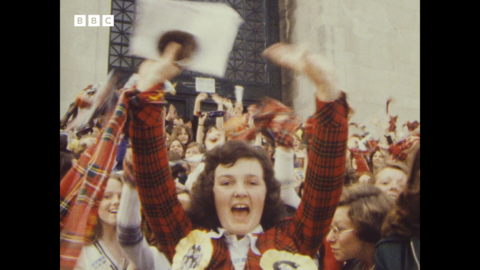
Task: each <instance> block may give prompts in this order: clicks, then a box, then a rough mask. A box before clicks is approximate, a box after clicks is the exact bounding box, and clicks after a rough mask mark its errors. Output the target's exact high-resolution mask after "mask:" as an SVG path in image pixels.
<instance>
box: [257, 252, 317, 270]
mask: <svg viewBox="0 0 480 270" xmlns="http://www.w3.org/2000/svg"><path fill="white" fill-rule="evenodd" d="M260 267H261V268H262V269H263V270H286V269H288V270H316V269H318V267H317V265H316V264H315V262H314V261H313V259H312V258H310V257H309V256H304V255H300V254H293V253H290V252H287V251H283V250H282V251H279V250H276V249H270V250H268V251H267V252H265V253H264V254H263V255H262V258H261V259H260Z"/></svg>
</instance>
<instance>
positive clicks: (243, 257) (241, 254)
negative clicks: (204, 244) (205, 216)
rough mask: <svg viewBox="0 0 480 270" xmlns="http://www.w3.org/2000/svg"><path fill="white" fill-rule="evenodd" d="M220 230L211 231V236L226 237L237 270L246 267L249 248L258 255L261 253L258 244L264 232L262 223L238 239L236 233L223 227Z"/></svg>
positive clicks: (214, 237)
mask: <svg viewBox="0 0 480 270" xmlns="http://www.w3.org/2000/svg"><path fill="white" fill-rule="evenodd" d="M218 231H219V233H217V232H214V231H210V232H209V236H210V238H212V239H218V238H220V237H222V236H223V237H224V238H225V242H226V243H227V246H228V251H229V252H230V258H231V259H232V264H233V266H234V267H235V270H242V269H243V268H244V267H245V263H246V262H247V256H248V250H249V249H252V251H253V253H255V254H256V255H259V256H260V255H261V254H260V250H258V248H257V246H256V244H257V239H258V236H260V235H261V234H263V228H262V225H260V224H259V225H258V226H257V227H256V228H255V229H254V230H253V231H252V232H251V233H249V234H247V235H245V236H244V237H243V238H242V239H240V240H238V239H237V236H236V235H233V234H230V233H229V232H227V231H226V230H225V229H223V228H218Z"/></svg>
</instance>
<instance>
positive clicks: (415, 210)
mask: <svg viewBox="0 0 480 270" xmlns="http://www.w3.org/2000/svg"><path fill="white" fill-rule="evenodd" d="M392 233H395V234H397V235H399V236H401V237H404V238H411V237H412V236H420V148H419V149H418V150H417V153H416V154H415V159H414V162H413V166H412V168H411V172H410V176H409V177H408V180H407V184H406V185H405V188H404V189H403V191H402V192H401V193H400V194H399V195H398V198H397V201H396V203H395V206H394V208H393V209H392V211H391V212H390V213H389V214H388V216H387V218H386V219H385V223H384V224H383V227H382V236H383V237H386V236H388V235H389V234H392Z"/></svg>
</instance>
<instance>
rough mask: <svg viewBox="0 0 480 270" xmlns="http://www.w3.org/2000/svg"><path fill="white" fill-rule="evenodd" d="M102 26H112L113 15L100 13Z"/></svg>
mask: <svg viewBox="0 0 480 270" xmlns="http://www.w3.org/2000/svg"><path fill="white" fill-rule="evenodd" d="M102 26H113V15H102Z"/></svg>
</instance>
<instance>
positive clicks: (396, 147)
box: [388, 135, 420, 161]
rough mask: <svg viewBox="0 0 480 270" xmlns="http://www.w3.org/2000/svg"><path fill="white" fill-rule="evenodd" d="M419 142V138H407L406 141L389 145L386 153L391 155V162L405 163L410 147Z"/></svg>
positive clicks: (413, 136)
mask: <svg viewBox="0 0 480 270" xmlns="http://www.w3.org/2000/svg"><path fill="white" fill-rule="evenodd" d="M419 142H420V136H417V135H412V136H408V137H407V138H406V139H404V140H401V141H399V142H397V143H395V144H392V145H390V147H389V148H388V152H389V153H390V154H391V155H392V160H400V161H405V159H406V158H407V156H408V153H409V152H410V150H411V149H412V147H413V146H414V145H415V144H417V143H419Z"/></svg>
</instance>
